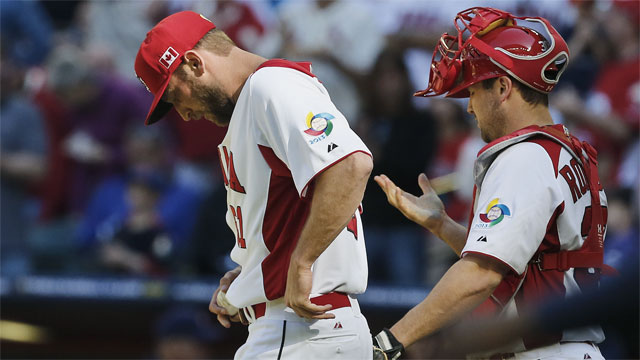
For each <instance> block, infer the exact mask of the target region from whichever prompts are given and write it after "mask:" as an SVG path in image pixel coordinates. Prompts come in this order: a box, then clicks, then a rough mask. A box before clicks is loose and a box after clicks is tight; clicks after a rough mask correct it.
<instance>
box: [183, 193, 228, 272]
mask: <svg viewBox="0 0 640 360" xmlns="http://www.w3.org/2000/svg"><path fill="white" fill-rule="evenodd" d="M226 199H227V192H226V191H225V189H224V187H223V186H220V187H217V188H216V189H214V190H213V192H211V193H210V194H209V195H208V196H207V197H206V198H205V199H204V200H203V201H202V205H201V206H200V208H199V210H198V215H197V219H196V223H195V226H194V229H193V232H192V236H191V238H190V239H189V247H188V248H186V249H185V252H184V253H183V254H182V256H183V258H182V259H181V268H182V269H184V271H185V272H187V273H190V274H195V275H200V276H218V277H221V276H223V275H224V274H225V273H226V272H227V271H229V270H231V269H233V268H235V267H236V266H237V264H236V263H234V262H233V261H232V260H231V257H229V253H230V251H231V249H232V248H233V247H234V246H235V241H236V239H235V235H234V234H233V232H232V231H231V229H230V228H229V225H227V222H226V212H227V207H226Z"/></svg>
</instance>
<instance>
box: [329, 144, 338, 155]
mask: <svg viewBox="0 0 640 360" xmlns="http://www.w3.org/2000/svg"><path fill="white" fill-rule="evenodd" d="M337 147H338V145H337V144H334V143H331V144H329V145H327V152H328V153H330V152H331V151H333V149H335V148H337Z"/></svg>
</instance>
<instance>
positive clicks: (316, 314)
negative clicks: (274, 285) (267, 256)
mask: <svg viewBox="0 0 640 360" xmlns="http://www.w3.org/2000/svg"><path fill="white" fill-rule="evenodd" d="M312 278H313V272H311V266H303V265H300V264H296V263H295V261H293V260H292V261H291V263H290V264H289V272H288V273H287V289H286V291H285V293H284V300H285V303H286V304H287V306H288V307H290V308H292V309H293V311H295V313H296V314H298V316H300V317H304V318H307V319H333V318H335V315H333V314H331V313H327V311H329V310H331V308H332V306H331V305H322V306H320V305H316V304H314V303H312V302H311V300H309V295H310V294H311V284H312Z"/></svg>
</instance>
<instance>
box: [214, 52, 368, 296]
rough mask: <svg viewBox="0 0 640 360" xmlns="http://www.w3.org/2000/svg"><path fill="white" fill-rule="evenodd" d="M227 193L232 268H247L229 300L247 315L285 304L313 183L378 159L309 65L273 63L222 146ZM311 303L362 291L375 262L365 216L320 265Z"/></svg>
mask: <svg viewBox="0 0 640 360" xmlns="http://www.w3.org/2000/svg"><path fill="white" fill-rule="evenodd" d="M218 150H219V155H220V163H221V166H222V172H223V174H224V182H225V186H226V188H227V205H228V206H227V217H226V219H227V223H228V225H229V227H230V228H231V230H232V231H233V232H234V234H235V236H236V244H235V247H234V248H233V250H232V251H231V259H232V260H233V261H234V262H236V263H238V264H239V265H241V266H242V272H241V273H240V276H238V278H236V279H235V281H234V282H233V283H232V284H231V286H230V288H229V290H228V291H227V298H228V300H229V301H230V302H231V303H232V304H233V305H235V306H236V307H245V306H248V305H253V304H257V303H261V302H265V301H268V300H274V299H277V298H280V297H282V296H284V291H285V285H286V280H287V271H288V268H289V260H290V256H291V253H292V251H293V249H294V248H295V246H296V244H297V241H298V238H299V236H300V232H301V231H302V228H303V226H304V224H305V221H306V219H307V216H308V215H309V210H310V205H311V202H312V200H313V192H314V183H313V179H314V178H315V177H316V176H317V175H319V174H320V173H321V172H322V171H324V170H326V169H327V168H329V167H330V166H331V165H333V164H335V163H337V162H339V161H340V160H342V159H344V158H345V157H347V156H349V155H350V154H353V153H355V152H364V153H366V154H369V155H370V151H369V150H368V149H367V147H366V146H365V145H364V143H363V142H362V141H361V140H360V138H359V137H358V136H357V135H356V134H355V133H354V132H353V131H352V130H351V129H350V128H349V125H348V123H347V120H346V119H345V118H344V116H343V115H342V114H341V113H340V112H339V111H338V109H336V107H335V106H334V105H333V103H332V102H331V99H330V98H329V94H328V93H327V91H326V90H325V88H324V86H323V85H322V84H321V83H320V81H318V79H317V78H316V77H315V76H313V74H311V72H310V64H309V63H293V62H290V61H286V60H270V61H267V62H266V63H265V64H263V65H262V66H261V67H259V68H258V70H257V71H256V72H255V73H253V74H252V75H251V76H250V77H249V78H248V79H247V81H246V83H245V84H244V86H243V88H242V91H241V93H240V97H239V98H238V101H237V103H236V107H235V110H234V112H233V116H232V117H231V122H230V124H229V129H228V131H227V135H226V137H225V138H224V140H223V141H222V143H221V144H220V145H219V146H218ZM312 270H313V287H312V290H311V296H315V295H318V294H324V293H329V292H331V291H340V292H344V293H348V294H359V293H362V292H364V290H365V289H366V285H367V273H368V269H367V259H366V252H365V244H364V237H363V231H362V224H361V222H360V213H359V211H356V212H355V213H354V215H353V218H352V221H351V222H350V223H349V226H347V228H345V229H344V230H343V231H342V232H341V233H340V234H339V235H338V237H337V238H336V239H335V240H334V241H333V242H332V243H331V245H329V247H328V248H327V249H326V250H325V251H324V252H323V253H322V254H321V255H320V257H319V258H318V259H317V260H316V262H315V263H314V265H313V267H312Z"/></svg>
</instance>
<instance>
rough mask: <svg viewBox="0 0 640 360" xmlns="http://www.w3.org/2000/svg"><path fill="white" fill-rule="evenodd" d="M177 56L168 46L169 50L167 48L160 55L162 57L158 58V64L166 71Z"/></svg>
mask: <svg viewBox="0 0 640 360" xmlns="http://www.w3.org/2000/svg"><path fill="white" fill-rule="evenodd" d="M178 55H179V54H178V52H177V51H176V50H175V49H174V48H172V47H171V46H169V48H167V50H166V51H165V52H164V54H162V56H161V57H160V59H159V61H160V64H162V65H163V66H164V67H166V68H167V69H168V68H170V67H171V64H173V62H174V61H176V59H177V58H178Z"/></svg>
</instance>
